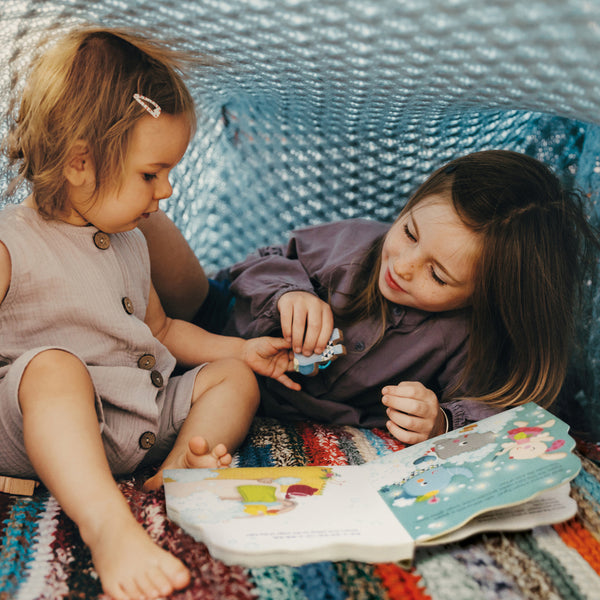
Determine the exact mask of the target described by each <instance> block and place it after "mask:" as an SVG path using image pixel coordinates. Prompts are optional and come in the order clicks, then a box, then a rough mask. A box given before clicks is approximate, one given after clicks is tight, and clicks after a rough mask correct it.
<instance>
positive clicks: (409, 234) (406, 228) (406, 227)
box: [404, 223, 417, 242]
mask: <svg viewBox="0 0 600 600" xmlns="http://www.w3.org/2000/svg"><path fill="white" fill-rule="evenodd" d="M404 234H405V235H406V237H407V238H408V239H409V240H411V241H412V242H416V241H417V238H416V237H415V236H414V235H413V234H412V233H411V232H410V229H409V228H408V225H407V224H406V223H405V224H404Z"/></svg>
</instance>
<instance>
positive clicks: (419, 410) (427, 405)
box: [381, 381, 445, 444]
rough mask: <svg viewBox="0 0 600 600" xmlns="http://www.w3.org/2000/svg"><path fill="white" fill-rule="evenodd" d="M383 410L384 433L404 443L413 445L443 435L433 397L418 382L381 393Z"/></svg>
mask: <svg viewBox="0 0 600 600" xmlns="http://www.w3.org/2000/svg"><path fill="white" fill-rule="evenodd" d="M381 392H382V394H383V397H382V399H381V401H382V402H383V404H384V406H386V407H387V410H386V412H387V416H388V417H389V419H390V420H389V421H388V422H387V423H386V426H387V428H388V431H389V432H390V433H391V434H392V435H393V436H394V437H395V438H396V439H397V440H399V441H401V442H403V443H405V444H416V443H418V442H422V441H424V440H427V439H429V438H431V437H434V436H436V435H439V434H441V433H444V431H445V419H444V415H443V414H442V411H441V410H440V405H439V403H438V399H437V396H436V395H435V394H434V393H433V392H432V391H431V390H430V389H428V388H426V387H425V386H424V385H423V384H422V383H419V382H416V381H403V382H402V383H399V384H398V385H388V386H386V387H384V388H383V390H382V391H381Z"/></svg>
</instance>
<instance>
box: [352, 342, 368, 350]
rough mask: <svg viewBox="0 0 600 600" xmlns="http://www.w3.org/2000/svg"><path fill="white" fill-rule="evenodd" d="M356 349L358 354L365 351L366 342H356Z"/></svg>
mask: <svg viewBox="0 0 600 600" xmlns="http://www.w3.org/2000/svg"><path fill="white" fill-rule="evenodd" d="M354 349H355V350H356V351H357V352H362V351H363V350H364V349H365V343H364V342H356V344H354Z"/></svg>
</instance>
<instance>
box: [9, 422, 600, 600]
mask: <svg viewBox="0 0 600 600" xmlns="http://www.w3.org/2000/svg"><path fill="white" fill-rule="evenodd" d="M401 447H402V446H401V445H400V444H399V443H398V442H396V441H395V440H393V439H392V438H391V437H390V436H389V435H387V434H386V433H385V432H383V431H380V430H373V431H369V430H364V429H355V428H352V427H327V426H323V425H316V424H307V423H296V424H291V423H281V422H278V421H274V420H270V419H257V420H256V422H255V424H254V426H253V428H252V431H251V432H250V434H249V436H248V439H247V440H246V442H245V443H244V445H243V446H242V448H240V450H239V452H238V453H237V454H236V456H235V459H234V464H235V466H270V465H319V464H322V465H328V464H360V463H363V462H367V461H369V460H371V459H373V458H375V457H377V456H379V455H382V454H386V453H389V452H392V451H394V450H398V449H400V448H401ZM578 452H579V454H580V456H581V457H582V463H583V468H582V470H581V472H580V474H579V475H578V476H577V477H576V479H575V480H574V482H573V496H574V498H575V499H576V500H577V504H578V506H579V511H578V514H577V516H576V517H574V518H573V519H571V520H570V521H568V522H567V523H563V524H560V525H556V526H552V527H549V526H547V527H538V528H535V529H533V530H530V531H525V532H519V533H500V532H498V533H488V534H482V535H478V536H476V537H473V538H470V539H468V540H464V541H462V542H458V543H454V544H448V545H445V546H439V547H430V548H426V549H425V548H421V549H418V550H417V553H416V560H415V564H414V567H413V568H412V569H410V570H405V569H402V568H401V567H400V566H398V565H397V564H376V565H370V564H365V563H357V562H349V561H347V562H336V563H330V562H319V563H313V564H308V565H304V566H302V567H282V566H280V567H269V568H255V569H246V568H241V567H228V566H226V565H224V564H223V563H221V562H219V561H217V560H214V559H213V558H212V557H211V556H210V555H209V553H208V552H207V550H206V547H205V546H204V545H203V544H200V543H197V542H195V541H194V540H193V539H192V538H191V537H189V536H188V535H187V534H185V533H184V532H183V531H182V530H181V529H180V528H178V527H177V526H175V525H174V524H173V523H171V522H170V521H169V520H168V519H167V518H166V514H165V504H164V495H163V494H162V492H156V493H151V494H145V493H143V492H142V491H141V489H140V486H141V482H142V481H143V479H144V476H145V475H147V473H138V474H136V475H135V476H133V477H131V478H130V479H126V480H122V481H121V482H120V484H119V485H120V487H121V489H122V491H123V494H124V495H125V497H126V498H127V500H128V502H129V504H130V506H131V509H132V511H133V512H134V514H135V515H136V518H137V519H138V520H139V521H140V523H143V524H144V526H145V527H146V529H147V531H148V532H149V533H150V535H151V536H152V538H153V539H154V540H155V541H156V542H157V543H158V544H160V545H161V546H163V547H164V548H166V549H168V550H169V551H171V552H172V553H173V554H175V555H177V556H179V557H180V558H181V559H182V560H183V561H184V562H185V563H186V564H187V565H188V566H189V568H190V569H191V571H192V574H193V576H192V583H191V585H190V586H189V587H188V588H187V589H186V590H184V591H182V592H179V593H177V594H175V595H174V596H173V598H174V599H175V600H184V599H186V600H197V599H202V600H213V599H214V600H225V599H236V600H237V599H248V600H250V599H256V598H264V599H269V600H317V599H318V600H321V599H322V600H345V599H353V600H354V599H355V600H359V599H360V600H367V599H378V600H379V599H390V600H396V599H402V600H457V599H459V600H471V599H472V600H479V599H482V598H485V599H489V600H495V599H499V600H500V599H501V600H517V599H523V598H526V599H531V600H540V599H542V598H543V599H545V600H546V599H550V600H556V599H561V598H569V599H574V600H579V599H582V600H583V599H587V600H597V599H599V598H600V512H599V506H600V468H599V466H598V464H597V463H596V462H594V461H595V460H597V459H598V457H599V456H600V446H599V445H594V444H589V443H588V444H585V445H579V446H578ZM63 598H64V599H67V598H69V599H72V598H80V599H85V600H94V599H96V598H98V599H99V598H103V596H102V592H101V587H100V584H99V581H98V578H97V576H96V573H95V572H94V569H93V567H92V563H91V559H90V554H89V552H88V551H87V549H86V547H85V546H84V545H83V543H82V542H81V539H80V537H79V534H78V532H77V530H76V528H75V527H74V525H73V523H72V522H71V521H70V520H69V519H67V518H66V516H65V515H64V513H63V512H62V511H61V510H60V507H59V506H58V504H57V503H56V501H55V500H54V499H53V498H52V497H51V496H50V495H49V494H48V492H47V491H45V490H43V489H40V490H39V491H38V492H37V493H36V495H35V496H34V497H32V498H22V497H16V496H6V495H1V494H0V600H8V599H11V600H12V599H15V600H34V599H35V600H37V599H47V600H59V599H63Z"/></svg>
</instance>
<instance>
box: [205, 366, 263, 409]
mask: <svg viewBox="0 0 600 600" xmlns="http://www.w3.org/2000/svg"><path fill="white" fill-rule="evenodd" d="M199 375H200V377H201V378H202V379H204V377H206V379H205V381H204V382H203V383H204V385H205V386H206V388H211V387H214V386H216V385H219V384H222V383H226V384H228V386H233V387H235V388H236V390H238V391H239V392H240V393H241V395H243V396H244V397H245V398H247V399H250V400H254V401H255V402H256V404H257V405H258V400H259V395H260V393H259V389H258V382H257V381H256V375H255V374H254V371H252V369H251V368H250V367H249V366H248V365H247V364H246V363H245V362H244V361H242V360H240V359H237V358H224V359H221V360H218V361H215V362H213V363H210V364H208V365H207V366H206V367H204V369H202V370H201V371H200V372H199ZM197 381H198V380H197ZM203 387H204V386H203Z"/></svg>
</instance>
